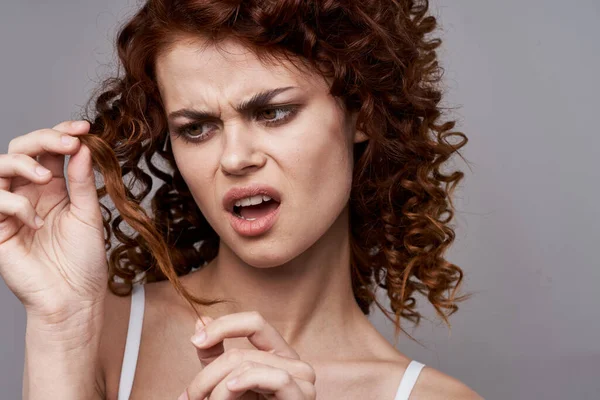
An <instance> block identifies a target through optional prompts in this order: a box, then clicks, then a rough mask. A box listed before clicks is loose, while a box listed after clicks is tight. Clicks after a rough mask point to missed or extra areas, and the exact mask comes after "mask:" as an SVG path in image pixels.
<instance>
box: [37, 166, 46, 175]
mask: <svg viewBox="0 0 600 400" xmlns="http://www.w3.org/2000/svg"><path fill="white" fill-rule="evenodd" d="M35 173H36V174H38V175H39V176H45V175H48V174H49V173H50V170H48V169H46V168H44V167H36V168H35Z"/></svg>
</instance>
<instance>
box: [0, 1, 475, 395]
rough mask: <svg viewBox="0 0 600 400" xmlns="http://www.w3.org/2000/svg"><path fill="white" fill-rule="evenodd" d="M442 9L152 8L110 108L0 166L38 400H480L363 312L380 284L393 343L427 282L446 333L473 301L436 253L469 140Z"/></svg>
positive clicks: (130, 40)
mask: <svg viewBox="0 0 600 400" xmlns="http://www.w3.org/2000/svg"><path fill="white" fill-rule="evenodd" d="M427 8H428V5H427V3H426V2H425V3H417V2H413V1H370V2H366V3H365V2H358V1H346V2H343V1H318V2H317V1H314V2H313V1H291V0H278V1H265V0H260V1H243V2H242V1H240V0H237V1H217V0H213V1H207V0H205V1H198V0H197V1H174V0H150V1H148V2H147V3H146V4H145V5H144V7H143V8H142V9H141V10H140V11H139V12H138V13H137V14H136V15H135V16H134V17H133V18H132V19H131V20H130V21H128V23H127V24H126V25H125V26H124V27H123V28H122V30H121V31H120V34H119V37H118V50H119V57H120V60H121V63H122V64H123V67H124V75H123V76H122V77H119V78H115V79H111V80H109V81H107V82H106V84H105V85H104V87H103V90H102V93H101V94H100V95H98V96H97V97H96V102H95V104H96V110H95V115H94V117H93V118H86V120H84V121H78V122H71V121H67V122H64V123H61V124H59V125H57V126H55V127H54V128H53V129H42V130H39V131H34V132H31V133H29V134H26V135H23V136H21V137H18V138H16V139H14V140H13V141H11V143H10V145H9V150H8V154H5V155H2V156H1V157H0V174H1V175H0V177H1V181H0V185H1V186H0V190H1V191H0V216H1V218H0V220H1V221H2V222H0V224H1V225H0V260H2V261H1V265H0V268H1V273H2V275H3V277H4V279H5V281H6V282H7V284H8V286H9V288H10V289H11V290H12V291H13V292H14V293H15V294H16V295H17V296H18V297H19V299H20V300H21V301H22V302H23V304H24V305H25V308H26V310H27V316H28V326H27V337H26V366H25V378H24V397H25V398H30V399H36V398H61V399H63V398H64V399H66V398H78V399H79V398H107V399H115V398H118V399H125V398H134V399H135V398H144V399H149V398H155V399H164V398H175V397H177V396H179V398H181V399H204V398H208V397H210V399H211V400H214V399H234V398H243V399H254V398H257V397H260V398H270V399H286V400H287V399H314V398H315V397H316V396H317V395H318V398H319V399H394V398H395V399H407V398H409V396H410V398H427V399H429V398H432V399H434V398H443V399H449V398H456V399H458V398H461V399H462V398H468V399H471V398H479V396H478V395H477V394H476V393H474V392H473V391H472V390H471V389H469V388H468V387H467V386H465V385H464V384H462V383H461V382H459V381H457V380H455V379H453V378H451V377H449V376H447V375H445V374H443V373H442V372H439V371H436V370H435V369H433V368H430V367H424V366H423V364H420V363H419V362H417V361H411V360H410V359H409V358H408V357H406V356H405V355H403V354H402V353H400V352H399V351H398V350H397V349H396V348H395V347H394V346H392V345H391V344H390V343H388V342H387V340H386V339H385V338H383V337H382V336H381V335H380V334H379V333H378V332H377V331H376V329H375V328H374V327H373V326H372V324H371V323H370V322H369V320H368V319H367V315H368V313H369V311H370V307H371V306H372V305H373V302H375V303H376V304H377V305H378V306H379V307H382V306H381V305H380V304H379V303H377V301H376V300H375V295H374V290H375V288H376V287H377V286H380V287H382V288H384V289H385V290H386V291H387V294H388V296H389V298H390V301H391V308H392V311H393V313H394V314H395V318H394V321H395V324H396V326H397V328H398V329H397V332H396V333H397V334H398V333H399V330H400V329H401V328H400V318H401V317H404V318H406V319H408V320H410V321H413V322H416V323H418V321H419V317H420V314H419V313H418V312H417V311H415V300H414V297H413V294H414V292H415V291H417V292H420V293H422V294H424V295H426V296H427V298H428V299H429V301H430V302H431V303H432V305H433V306H434V307H435V309H436V310H437V311H438V313H439V314H440V316H441V317H442V318H443V319H444V320H445V321H446V322H448V320H447V315H449V314H451V313H452V312H454V311H456V309H457V306H456V302H457V301H458V300H460V298H458V297H457V296H456V292H457V289H458V286H459V283H460V281H461V279H462V272H461V270H460V269H459V268H458V267H457V266H455V265H453V264H451V263H449V262H448V261H446V260H445V259H444V258H443V257H442V255H443V253H444V251H445V250H446V249H447V247H448V246H449V245H450V244H451V242H452V240H453V238H454V232H453V230H452V229H451V228H450V227H449V226H448V222H449V221H450V219H451V218H452V216H453V212H452V209H451V206H452V203H451V193H452V190H453V188H454V187H455V185H456V184H457V183H458V181H459V180H460V179H461V178H462V174H461V173H460V172H454V173H452V174H449V175H446V174H443V173H442V172H440V167H441V165H442V164H443V163H444V162H445V161H446V160H447V159H448V158H449V157H450V156H451V155H452V154H453V153H454V152H456V151H457V150H458V149H459V148H460V147H462V146H463V145H464V144H465V142H466V137H465V136H464V135H463V134H462V133H459V132H449V130H450V129H452V127H453V126H454V123H453V122H446V123H441V122H439V117H440V114H441V112H440V109H439V108H438V106H437V104H438V102H439V101H440V97H441V95H440V91H439V90H438V89H437V87H436V84H437V83H438V81H439V75H438V74H439V67H438V65H437V61H436V57H435V51H434V50H435V48H436V47H437V46H438V45H439V41H438V40H426V38H425V35H426V34H427V33H429V32H430V31H432V30H433V29H434V28H435V26H436V23H435V19H434V18H433V17H431V16H427V15H426V13H427ZM89 121H93V122H91V123H90V122H89ZM450 136H457V137H460V138H462V139H463V140H462V142H460V143H458V144H450V143H449V142H448V141H447V138H448V137H450ZM61 139H66V140H65V142H62V141H61ZM66 154H68V155H70V156H71V158H70V162H69V164H68V169H67V176H66V177H64V176H63V163H64V155H66ZM154 156H156V158H158V160H157V159H155V158H153V157H154ZM142 157H143V158H144V161H145V163H146V164H147V169H148V170H149V172H146V171H145V170H144V169H143V168H142V167H141V166H140V165H139V161H140V159H141V158H142ZM160 158H162V160H160ZM160 162H162V163H163V166H160V165H158V164H159V163H160ZM164 164H166V168H165V165H164ZM93 165H95V167H96V168H97V169H98V170H99V172H101V174H102V176H103V178H104V184H105V186H104V187H102V188H100V189H96V184H95V180H94V174H93V169H92V166H93ZM44 167H45V168H44ZM44 170H46V171H48V172H45V173H44ZM36 172H40V173H41V174H40V175H36ZM130 173H131V174H130ZM125 175H130V177H129V178H128V180H127V182H128V183H127V185H124V177H125ZM65 178H66V180H68V183H69V192H68V193H67V190H66V185H65ZM152 178H155V179H161V180H162V181H163V182H164V183H163V184H162V186H161V187H160V188H158V190H157V191H156V192H154V193H153V195H152V197H151V198H149V195H150V192H151V189H152ZM105 194H109V195H110V197H111V199H112V200H113V201H114V203H115V206H116V208H117V209H118V212H119V215H117V216H116V217H113V215H112V213H111V211H110V210H109V208H108V207H106V206H105V205H103V204H102V205H101V204H100V203H99V198H101V197H102V196H104V195H105ZM146 199H150V200H151V211H152V212H151V213H150V215H147V213H145V212H144V209H143V207H142V206H141V204H140V203H141V202H142V201H143V200H146ZM102 211H105V213H104V215H103V213H102ZM123 221H125V222H127V223H128V225H129V227H122V226H121V223H122V222H123ZM131 228H132V229H131ZM105 233H106V237H105ZM113 234H114V237H115V239H116V242H119V246H118V247H117V248H116V249H114V250H113V251H112V253H111V255H110V258H109V260H108V267H109V268H106V264H107V260H106V254H105V252H106V250H109V249H110V247H111V244H112V243H114V242H115V240H113ZM196 270H197V271H196ZM107 275H108V276H107ZM140 278H143V279H144V282H145V283H146V285H144V286H140V285H136V286H134V287H133V291H132V283H140ZM107 284H108V286H109V287H110V290H109V291H107V290H106V287H107ZM132 292H133V295H132V296H129V294H131V293H132ZM190 336H192V338H191V339H192V341H191V342H190V341H189V339H190Z"/></svg>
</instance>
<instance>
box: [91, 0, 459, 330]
mask: <svg viewBox="0 0 600 400" xmlns="http://www.w3.org/2000/svg"><path fill="white" fill-rule="evenodd" d="M428 8H429V5H428V2H427V1H412V0H363V1H356V0H345V1H344V0H243V1H242V0H219V1H216V0H150V1H148V2H147V3H146V4H145V5H144V6H143V7H142V9H141V10H139V12H137V14H135V15H134V16H133V17H132V18H131V19H130V20H129V21H128V22H127V23H126V24H125V25H124V26H123V27H122V28H121V29H120V31H119V34H118V40H117V46H118V55H119V59H120V66H122V67H123V69H124V73H123V74H122V76H119V77H117V78H111V79H108V80H106V81H105V82H104V83H103V85H102V87H101V88H100V92H101V93H100V94H97V95H95V97H94V99H95V110H94V117H93V118H89V117H88V116H89V112H88V113H86V118H85V119H87V120H89V121H93V122H91V130H90V134H89V135H87V136H85V137H82V140H83V142H84V143H85V144H87V145H88V146H89V147H90V148H91V150H92V154H93V158H94V165H95V168H96V169H97V170H98V171H99V172H100V173H101V174H102V175H103V177H104V186H103V187H101V188H100V189H98V192H99V195H100V196H104V195H106V194H107V193H108V194H109V195H110V197H111V198H112V200H113V202H114V204H115V206H116V208H117V209H118V211H119V213H118V214H117V215H116V216H114V217H113V215H112V214H111V211H110V210H109V208H108V207H107V206H106V205H104V204H103V205H102V207H103V211H104V212H105V215H104V227H105V231H106V249H107V250H110V248H111V242H112V237H111V233H114V236H115V238H116V240H117V241H118V242H119V243H120V244H119V245H118V246H117V247H116V248H115V249H114V250H113V251H112V252H111V255H110V258H109V268H110V282H109V285H110V287H111V290H112V291H113V292H115V293H117V294H122V295H125V294H128V293H129V290H130V288H131V284H132V282H133V280H134V278H135V277H136V275H137V274H138V273H140V272H142V271H143V272H145V277H146V280H147V282H152V281H159V280H164V279H169V280H170V281H171V282H172V284H173V285H174V286H175V288H176V290H177V291H178V292H179V293H180V294H181V295H182V296H184V297H185V298H186V299H187V300H188V301H189V302H190V304H191V305H192V307H193V306H194V303H197V304H204V305H208V304H214V303H216V302H220V301H221V300H206V299H199V298H196V297H193V296H192V295H191V294H190V293H188V292H187V291H186V290H185V289H184V288H183V286H182V285H181V283H180V282H179V279H178V276H181V275H184V274H187V273H189V272H190V270H191V269H192V268H193V267H200V266H202V265H203V264H204V263H206V262H208V261H210V260H212V259H213V258H214V257H215V256H216V254H217V250H218V244H219V237H218V236H217V235H216V233H215V231H214V230H213V229H212V228H211V226H210V225H209V224H208V222H207V221H206V219H205V218H204V216H203V215H202V213H201V212H200V210H199V209H198V207H197V205H196V203H195V202H194V200H193V198H192V196H191V194H190V192H189V190H188V188H187V186H186V184H185V182H184V180H183V179H182V176H181V174H180V173H179V171H178V170H177V166H176V164H175V161H174V158H173V154H172V151H171V148H170V142H169V141H168V140H167V123H166V117H165V112H164V108H163V105H162V101H161V98H160V95H159V92H158V88H157V83H156V79H155V68H154V62H155V60H156V57H157V55H158V54H159V52H163V51H166V50H168V49H169V46H171V45H172V44H173V43H174V42H175V41H177V40H179V39H181V38H183V37H190V36H193V37H202V38H207V39H209V40H210V41H211V42H218V41H219V40H220V39H222V38H225V37H229V38H235V39H237V40H239V41H240V42H241V43H243V44H244V45H247V46H248V48H250V49H252V50H254V51H255V52H256V54H257V55H259V56H261V57H269V56H273V55H277V56H283V57H286V58H287V59H288V60H302V62H304V63H307V64H308V65H310V66H312V67H313V68H315V69H316V70H317V71H318V72H319V73H321V74H322V75H323V76H325V77H327V78H328V79H330V81H331V82H332V84H331V88H330V91H331V94H332V95H333V96H336V97H337V98H339V99H341V100H342V101H343V103H344V105H345V107H346V109H347V110H348V111H357V112H358V120H357V124H358V127H359V128H360V129H361V130H362V131H363V132H365V133H366V134H367V135H368V136H369V137H370V140H368V141H366V142H363V143H359V144H357V145H356V148H355V167H354V177H353V186H352V192H351V197H350V218H351V221H350V226H351V251H352V253H351V269H352V285H353V289H354V294H355V298H356V301H357V303H358V304H359V306H360V307H361V309H362V311H363V312H364V313H365V314H369V311H370V307H371V305H372V303H373V302H375V303H376V304H377V306H378V307H379V308H380V309H381V310H382V311H383V312H384V313H385V315H387V316H388V318H390V319H391V317H390V315H389V314H388V312H387V311H386V310H385V307H383V306H382V305H381V304H380V303H379V302H378V301H377V300H376V298H375V293H374V292H375V289H376V287H377V286H379V287H381V288H383V289H385V290H386V292H387V294H388V296H389V298H390V301H391V309H392V311H393V313H394V314H395V319H394V322H395V325H396V328H397V329H396V334H398V332H399V330H400V329H402V328H401V327H400V318H401V317H404V318H406V319H408V320H410V321H412V322H414V323H415V324H418V323H419V320H420V318H421V314H420V313H419V312H417V311H416V309H415V306H416V300H415V298H414V297H413V296H414V294H415V292H420V293H422V294H423V295H425V296H426V297H427V298H428V300H429V301H430V302H431V304H432V305H433V307H434V308H435V310H436V311H437V313H438V314H439V315H440V316H441V317H442V319H443V320H444V321H445V322H446V323H447V324H448V326H450V324H449V322H448V319H447V316H449V315H450V314H452V313H454V312H455V311H456V310H457V305H456V303H457V301H459V300H461V299H462V298H459V297H457V295H456V294H457V289H458V287H459V284H460V282H461V280H462V276H463V274H462V271H461V269H460V268H459V267H457V266H456V265H454V264H452V263H450V262H448V261H447V260H445V259H444V258H443V255H444V253H445V251H446V250H447V249H448V246H450V245H451V243H452V242H453V241H454V237H455V235H454V230H453V228H452V227H451V226H450V225H449V222H450V221H451V219H452V218H453V215H454V212H453V208H454V207H453V205H452V201H451V195H452V192H453V190H454V189H455V187H456V185H457V184H458V183H459V181H460V180H461V179H462V177H463V173H462V172H460V171H454V172H452V173H449V174H445V173H443V172H442V171H441V168H442V165H443V164H444V163H445V162H446V161H447V160H448V159H449V158H450V156H451V155H453V153H455V152H458V150H459V149H460V148H461V147H462V146H464V145H465V144H466V142H467V138H466V136H465V135H464V134H463V133H461V132H455V131H454V132H452V131H451V129H453V128H454V126H455V122H454V121H446V122H442V121H440V118H441V115H442V113H441V108H440V107H439V106H438V104H439V102H440V100H441V97H442V91H441V90H440V81H441V77H442V68H441V67H440V66H439V65H438V61H437V56H436V51H435V50H436V48H437V47H438V46H439V45H440V43H441V40H440V39H437V38H436V39H429V38H428V37H427V36H428V34H429V33H431V32H432V31H434V30H435V28H436V26H437V23H436V19H435V18H434V17H433V16H431V15H428ZM119 75H121V73H119ZM449 138H458V139H460V140H459V141H458V143H454V144H452V143H451V142H450V141H449V140H448V139H449ZM142 158H143V159H144V162H145V164H146V166H147V170H148V172H146V171H144V169H142V166H141V165H140V162H141V159H142ZM161 161H162V162H163V164H166V165H167V167H169V168H167V169H170V171H167V170H164V169H163V168H161V167H160V166H159V165H158V163H159V162H161ZM126 175H130V176H131V180H130V183H129V184H128V185H125V184H124V178H125V177H126ZM153 177H154V178H157V179H159V180H161V181H162V182H163V183H162V184H161V186H160V187H159V188H158V189H157V190H156V191H155V193H154V195H153V197H151V198H148V196H149V195H150V192H151V191H152V182H153ZM146 198H148V199H149V200H151V211H152V215H148V214H147V213H146V212H145V211H144V208H143V207H142V205H141V202H142V201H143V200H144V199H146ZM124 222H125V223H127V224H128V225H129V226H130V227H131V228H132V229H133V231H132V232H130V233H127V232H126V231H125V230H124V229H123V228H124V227H122V224H123V223H124ZM115 276H117V277H119V278H121V279H122V280H124V281H125V282H126V284H128V290H127V291H126V292H125V293H122V292H120V291H119V290H117V289H116V286H115V284H114V278H115ZM194 309H195V307H194ZM402 330H403V329H402Z"/></svg>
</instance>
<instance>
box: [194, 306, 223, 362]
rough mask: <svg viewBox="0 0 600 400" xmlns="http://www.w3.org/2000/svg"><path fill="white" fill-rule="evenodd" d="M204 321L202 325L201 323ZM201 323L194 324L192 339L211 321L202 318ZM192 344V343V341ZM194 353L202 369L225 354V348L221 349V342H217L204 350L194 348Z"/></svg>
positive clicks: (205, 317) (210, 319)
mask: <svg viewBox="0 0 600 400" xmlns="http://www.w3.org/2000/svg"><path fill="white" fill-rule="evenodd" d="M202 321H204V323H202ZM202 321H200V320H198V321H197V322H196V332H195V333H194V336H193V337H196V336H198V335H199V334H201V333H202V332H203V331H204V327H205V325H208V324H209V323H210V322H211V321H213V319H212V318H211V317H208V316H204V315H203V316H202ZM192 343H193V341H192ZM196 352H197V354H198V359H199V360H200V363H201V364H202V367H205V366H206V365H208V364H210V363H211V362H213V361H214V360H216V359H217V358H218V357H219V356H220V355H221V354H223V353H224V352H225V348H224V347H223V342H222V341H221V342H218V343H217V344H215V345H214V346H211V347H206V348H198V347H196Z"/></svg>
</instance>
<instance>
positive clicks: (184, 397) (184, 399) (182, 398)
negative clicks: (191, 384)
mask: <svg viewBox="0 0 600 400" xmlns="http://www.w3.org/2000/svg"><path fill="white" fill-rule="evenodd" d="M177 400H189V397H188V394H187V390H186V391H185V392H183V393H181V395H180V396H179V397H178V398H177Z"/></svg>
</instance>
